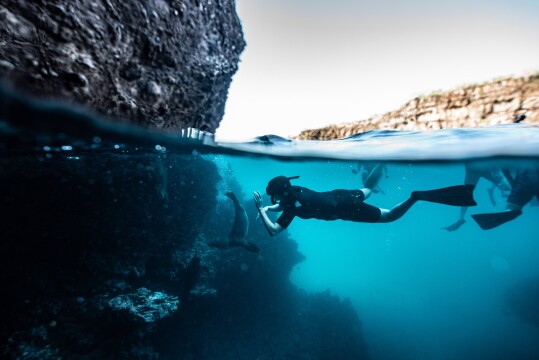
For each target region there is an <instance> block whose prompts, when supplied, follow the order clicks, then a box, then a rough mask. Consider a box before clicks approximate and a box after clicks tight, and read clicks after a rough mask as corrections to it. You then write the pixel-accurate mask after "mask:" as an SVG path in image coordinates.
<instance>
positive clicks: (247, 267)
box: [240, 263, 249, 271]
mask: <svg viewBox="0 0 539 360" xmlns="http://www.w3.org/2000/svg"><path fill="white" fill-rule="evenodd" d="M240 269H241V271H247V270H249V265H247V264H246V263H242V264H241V265H240Z"/></svg>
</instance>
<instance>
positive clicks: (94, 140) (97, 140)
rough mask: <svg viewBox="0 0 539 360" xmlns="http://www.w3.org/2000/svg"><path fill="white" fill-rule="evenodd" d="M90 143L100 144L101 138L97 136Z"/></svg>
mask: <svg viewBox="0 0 539 360" xmlns="http://www.w3.org/2000/svg"><path fill="white" fill-rule="evenodd" d="M92 141H93V142H94V143H96V144H101V138H100V137H99V136H94V137H93V138H92Z"/></svg>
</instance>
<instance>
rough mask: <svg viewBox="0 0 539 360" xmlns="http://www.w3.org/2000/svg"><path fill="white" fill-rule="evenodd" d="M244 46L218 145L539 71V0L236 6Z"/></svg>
mask: <svg viewBox="0 0 539 360" xmlns="http://www.w3.org/2000/svg"><path fill="white" fill-rule="evenodd" d="M237 9H238V14H239V17H240V19H241V21H242V26H243V31H244V35H245V39H246V41H247V48H246V49H245V51H244V53H243V54H242V57H241V63H240V66H239V71H238V72H237V74H236V75H235V76H234V79H233V82H232V86H231V88H230V91H229V98H228V102H227V106H226V111H225V117H224V119H223V121H222V122H221V126H220V128H219V129H218V130H217V137H218V139H219V140H223V141H226V140H242V139H246V138H249V137H253V136H256V135H262V134H276V135H280V136H285V137H286V136H292V135H296V134H298V133H299V132H300V131H301V130H303V129H307V128H316V127H321V126H324V125H328V124H335V123H342V122H350V121H357V120H362V119H366V118H368V117H370V116H373V115H375V114H381V113H385V112H387V111H391V110H394V109H396V108H398V107H399V106H401V105H403V104H404V103H405V102H406V101H408V100H410V99H412V98H413V97H415V96H418V95H422V94H428V93H430V92H432V91H436V90H450V89H453V88H455V87H458V86H461V85H465V84H470V83H477V82H483V81H487V80H492V79H494V78H497V77H500V76H508V75H517V76H518V75H526V74H531V73H535V72H537V71H539V45H537V44H538V43H539V42H538V39H539V21H538V19H539V0H488V1H487V0H468V1H464V0H452V1H449V0H447V1H439V0H410V1H406V2H405V1H395V0H376V1H374V0H332V1H329V0H327V1H321V0H237Z"/></svg>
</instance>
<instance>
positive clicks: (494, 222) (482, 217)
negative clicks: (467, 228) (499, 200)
mask: <svg viewBox="0 0 539 360" xmlns="http://www.w3.org/2000/svg"><path fill="white" fill-rule="evenodd" d="M520 214H522V210H509V211H502V212H498V213H487V214H475V215H472V218H473V219H474V220H475V222H476V223H477V225H479V226H480V227H481V229H483V230H490V229H494V228H495V227H498V226H500V225H502V224H504V223H506V222H508V221H511V220H513V219H515V218H517V217H518V216H519V215H520Z"/></svg>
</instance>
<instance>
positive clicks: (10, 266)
mask: <svg viewBox="0 0 539 360" xmlns="http://www.w3.org/2000/svg"><path fill="white" fill-rule="evenodd" d="M0 95H1V94H0ZM4 95H6V94H5V93H4ZM0 100H1V99H0ZM4 100H6V99H5V96H4ZM0 104H2V106H1V109H3V111H2V112H0V118H2V121H3V122H2V124H3V126H2V128H1V129H0V143H1V144H3V145H2V146H1V147H0V189H1V190H0V191H1V192H2V194H1V199H2V200H1V201H2V209H3V211H2V214H3V215H2V226H0V238H1V239H2V241H1V243H0V244H1V245H0V247H1V248H0V267H1V270H0V279H1V280H0V281H1V285H2V293H3V295H2V306H1V307H0V316H1V318H2V324H1V326H0V338H1V344H2V345H1V348H0V353H1V354H2V357H3V358H8V359H9V358H11V359H58V358H64V359H65V358H68V359H96V358H98V359H113V358H114V359H157V358H160V359H360V358H365V357H366V356H367V352H366V345H365V344H364V341H363V337H362V330H361V322H360V320H359V317H358V315H357V313H356V312H355V310H354V309H353V307H352V306H351V304H350V303H349V302H348V301H342V300H340V299H338V298H337V297H335V296H332V295H331V294H330V293H329V292H326V293H319V294H307V293H305V292H302V291H300V290H298V289H297V288H296V287H295V286H293V285H292V284H291V283H290V281H289V273H290V271H291V269H292V268H293V267H294V266H295V265H296V264H298V263H299V262H301V261H302V260H303V256H302V254H301V253H299V252H298V250H297V244H296V243H295V242H294V241H293V240H292V239H291V238H289V237H288V236H287V235H286V234H280V235H278V236H276V237H270V236H269V235H268V234H267V233H266V232H265V229H264V228H263V227H262V226H255V225H260V224H258V223H257V222H256V220H255V218H254V216H255V214H256V211H254V208H253V205H252V203H251V201H252V200H250V199H249V198H248V196H247V195H246V194H245V193H243V192H242V189H240V188H239V186H238V184H237V182H236V180H235V179H234V174H233V173H232V172H231V170H230V168H229V166H228V165H227V162H226V161H225V158H224V157H222V156H217V155H212V154H206V155H201V154H200V153H199V152H197V151H194V150H193V151H173V152H171V151H165V150H164V148H163V147H159V146H155V147H154V146H147V145H140V146H137V145H133V144H125V143H123V142H122V139H114V138H107V137H106V136H104V135H101V136H96V135H95V134H94V132H92V131H90V130H87V128H85V127H84V126H76V127H69V126H65V127H62V126H60V128H65V129H67V130H68V131H66V132H58V131H56V130H55V129H56V128H55V127H51V128H50V129H49V130H50V131H47V129H48V126H47V124H48V122H49V121H55V124H57V121H58V120H59V119H60V120H62V121H64V120H65V121H69V120H70V117H71V120H74V118H73V117H77V116H81V114H80V113H76V112H75V113H72V112H69V111H67V112H65V111H63V110H62V108H60V109H59V108H55V107H52V108H46V107H43V108H36V109H33V110H32V106H34V105H31V104H30V105H28V104H27V105H24V103H21V104H18V105H16V106H11V107H10V104H11V102H9V101H3V102H0ZM23 105H24V106H23ZM6 109H8V110H6ZM29 109H30V110H29ZM34 110H35V111H34ZM40 111H41V112H42V113H43V114H44V115H43V117H42V118H40V116H39V112H40ZM47 111H48V112H47ZM27 117H32V119H33V120H32V121H35V122H39V120H42V122H41V125H40V131H36V132H35V133H34V132H32V127H26V125H28V124H27V123H26V125H25V127H24V128H19V127H18V125H20V124H23V123H25V122H24V121H23V120H24V119H25V118H27ZM57 125H58V124H57ZM123 140H125V139H123ZM184 150H185V149H184ZM226 191H233V192H234V193H235V194H236V195H237V196H238V198H239V199H240V201H241V202H242V203H243V204H244V207H245V208H246V209H247V213H248V216H249V220H250V223H251V227H250V229H249V233H248V240H249V241H252V242H253V243H255V244H256V245H257V246H258V247H260V249H261V251H260V253H259V254H255V253H252V252H248V251H246V250H245V249H243V248H233V249H229V250H218V249H215V248H212V247H209V246H208V243H210V242H213V241H225V240H226V239H227V235H228V233H229V231H230V229H231V227H232V224H233V215H232V214H233V212H234V208H233V206H232V202H231V201H230V200H229V199H228V198H227V197H226V196H225V195H224V194H225V192H226Z"/></svg>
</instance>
